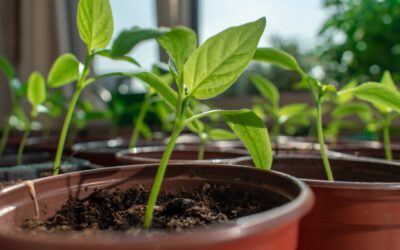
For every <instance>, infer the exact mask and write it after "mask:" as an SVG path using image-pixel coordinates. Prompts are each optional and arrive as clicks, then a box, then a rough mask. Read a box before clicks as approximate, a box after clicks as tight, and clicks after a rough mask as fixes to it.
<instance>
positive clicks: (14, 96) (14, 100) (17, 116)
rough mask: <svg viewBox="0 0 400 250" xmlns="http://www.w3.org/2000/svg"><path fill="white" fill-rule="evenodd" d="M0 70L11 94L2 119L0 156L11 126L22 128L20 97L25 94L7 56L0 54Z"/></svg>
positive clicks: (22, 112)
mask: <svg viewBox="0 0 400 250" xmlns="http://www.w3.org/2000/svg"><path fill="white" fill-rule="evenodd" d="M0 71H2V72H3V73H4V75H5V76H6V78H7V81H8V87H9V89H10V96H11V111H10V112H9V113H8V114H7V115H6V117H5V119H4V126H3V131H2V135H1V140H0V156H1V155H3V152H4V149H5V147H6V145H7V142H8V139H9V136H10V132H11V129H12V128H15V127H16V128H19V129H24V128H25V126H26V120H27V118H26V116H25V113H24V110H23V107H22V99H23V98H25V96H26V85H25V84H22V83H21V81H20V80H19V79H18V78H17V76H16V73H15V70H14V68H13V66H12V65H11V63H10V62H9V61H8V60H7V58H5V57H3V56H0Z"/></svg>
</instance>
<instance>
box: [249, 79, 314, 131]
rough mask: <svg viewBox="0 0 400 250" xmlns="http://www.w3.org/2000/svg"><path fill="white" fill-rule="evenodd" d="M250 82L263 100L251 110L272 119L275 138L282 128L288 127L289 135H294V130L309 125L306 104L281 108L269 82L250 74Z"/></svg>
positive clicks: (276, 94) (277, 94)
mask: <svg viewBox="0 0 400 250" xmlns="http://www.w3.org/2000/svg"><path fill="white" fill-rule="evenodd" d="M250 80H251V82H252V83H253V85H254V86H255V87H256V89H257V90H258V92H259V93H260V94H261V96H262V97H263V98H264V100H263V102H261V103H259V104H258V105H255V106H254V108H253V109H254V110H260V112H262V113H264V112H266V113H267V114H268V117H271V118H272V121H273V126H272V129H271V134H272V135H273V136H274V137H275V138H277V137H278V135H279V134H280V133H281V130H282V129H281V127H282V126H285V125H288V126H290V128H292V129H291V131H290V130H289V131H290V133H295V132H296V128H298V127H302V125H307V124H309V123H310V118H311V113H310V112H309V107H308V104H306V103H295V104H288V105H285V106H282V107H281V106H280V105H279V100H280V95H279V91H278V89H277V88H276V87H275V85H274V84H273V83H272V82H271V81H269V80H268V79H266V78H265V77H263V76H261V75H259V74H252V75H251V76H250ZM293 130H294V131H293Z"/></svg>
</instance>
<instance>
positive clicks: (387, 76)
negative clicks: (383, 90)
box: [381, 70, 397, 91]
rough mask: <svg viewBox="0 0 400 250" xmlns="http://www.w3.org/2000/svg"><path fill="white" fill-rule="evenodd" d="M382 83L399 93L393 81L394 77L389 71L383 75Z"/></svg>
mask: <svg viewBox="0 0 400 250" xmlns="http://www.w3.org/2000/svg"><path fill="white" fill-rule="evenodd" d="M381 83H382V84H383V85H385V86H386V87H388V88H390V89H392V90H394V91H397V86H396V84H395V83H394V81H393V78H392V75H391V74H390V72H389V71H387V70H386V71H385V73H383V76H382V80H381Z"/></svg>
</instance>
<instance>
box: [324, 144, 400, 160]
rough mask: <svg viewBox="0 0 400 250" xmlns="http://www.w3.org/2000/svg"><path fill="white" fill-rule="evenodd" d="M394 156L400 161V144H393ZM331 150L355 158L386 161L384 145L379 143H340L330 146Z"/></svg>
mask: <svg viewBox="0 0 400 250" xmlns="http://www.w3.org/2000/svg"><path fill="white" fill-rule="evenodd" d="M391 148H392V154H393V158H394V159H395V160H400V144H392V145H391ZM329 149H330V150H332V151H335V152H340V153H344V154H350V155H354V156H362V157H372V158H379V159H386V155H385V149H384V147H383V144H382V143H381V142H378V141H354V142H347V143H338V144H336V145H331V146H329Z"/></svg>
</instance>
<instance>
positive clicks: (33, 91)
mask: <svg viewBox="0 0 400 250" xmlns="http://www.w3.org/2000/svg"><path fill="white" fill-rule="evenodd" d="M27 97H28V101H29V103H30V104H31V105H32V107H33V109H34V110H35V109H36V108H37V106H38V105H40V104H42V103H43V102H44V101H45V100H46V83H45V80H44V77H43V76H42V74H40V73H39V72H37V71H35V72H33V73H32V74H31V75H30V76H29V80H28V91H27ZM33 113H35V111H33Z"/></svg>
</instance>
